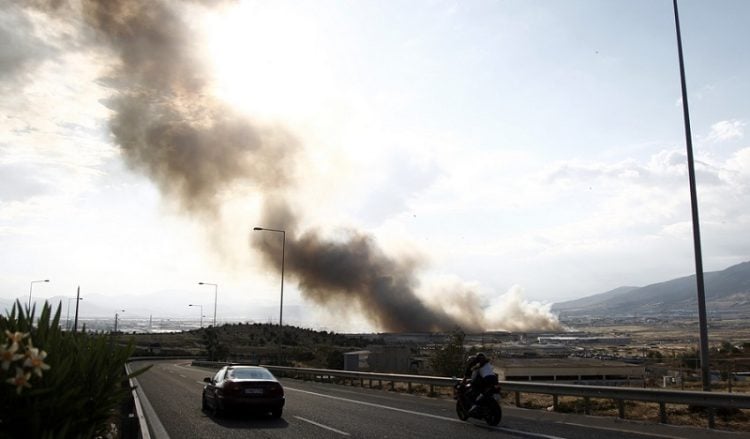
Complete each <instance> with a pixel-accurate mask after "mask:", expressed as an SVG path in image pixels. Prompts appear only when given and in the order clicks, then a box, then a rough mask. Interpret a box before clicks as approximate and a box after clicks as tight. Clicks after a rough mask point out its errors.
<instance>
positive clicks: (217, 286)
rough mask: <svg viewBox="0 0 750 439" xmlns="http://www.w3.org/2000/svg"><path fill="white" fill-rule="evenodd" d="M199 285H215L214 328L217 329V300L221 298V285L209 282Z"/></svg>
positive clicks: (199, 283)
mask: <svg viewBox="0 0 750 439" xmlns="http://www.w3.org/2000/svg"><path fill="white" fill-rule="evenodd" d="M198 285H213V286H214V328H215V327H216V299H217V298H218V297H219V285H217V284H212V283H209V282H198ZM201 315H203V312H201Z"/></svg>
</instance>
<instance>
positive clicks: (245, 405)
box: [202, 365, 285, 418]
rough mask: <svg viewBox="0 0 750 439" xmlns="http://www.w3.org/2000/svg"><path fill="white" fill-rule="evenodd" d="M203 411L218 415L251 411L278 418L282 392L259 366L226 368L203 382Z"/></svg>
mask: <svg viewBox="0 0 750 439" xmlns="http://www.w3.org/2000/svg"><path fill="white" fill-rule="evenodd" d="M203 381H205V382H206V385H205V386H203V401H202V407H203V410H206V411H208V410H212V411H213V412H214V414H217V415H218V414H221V413H223V412H226V411H231V410H253V411H258V412H265V413H269V412H270V413H271V416H273V417H274V418H279V417H281V413H282V410H283V408H284V402H285V399H284V388H283V387H282V386H281V383H279V382H278V380H276V377H274V376H273V374H271V372H269V371H268V369H266V368H264V367H259V366H241V365H229V366H224V367H222V368H221V369H220V370H219V371H218V372H217V373H216V375H214V376H213V377H212V378H209V377H207V378H204V379H203Z"/></svg>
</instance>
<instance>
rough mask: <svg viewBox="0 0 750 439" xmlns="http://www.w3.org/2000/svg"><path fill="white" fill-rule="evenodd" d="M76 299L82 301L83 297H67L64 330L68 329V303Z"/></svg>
mask: <svg viewBox="0 0 750 439" xmlns="http://www.w3.org/2000/svg"><path fill="white" fill-rule="evenodd" d="M76 299H78V300H83V297H68V310H67V311H66V316H65V322H66V323H65V329H70V301H71V300H76Z"/></svg>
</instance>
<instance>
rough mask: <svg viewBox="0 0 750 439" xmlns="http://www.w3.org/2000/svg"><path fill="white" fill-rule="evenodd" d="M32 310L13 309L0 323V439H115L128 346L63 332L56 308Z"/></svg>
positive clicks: (124, 391)
mask: <svg viewBox="0 0 750 439" xmlns="http://www.w3.org/2000/svg"><path fill="white" fill-rule="evenodd" d="M34 311H35V310H34V309H33V308H32V309H23V307H22V306H21V304H20V302H16V304H15V305H14V306H13V309H12V310H11V311H10V313H8V315H7V316H0V354H1V356H2V367H1V368H0V438H3V439H4V438H22V437H29V438H31V437H33V438H45V439H54V438H117V437H120V436H119V430H120V425H121V424H120V407H121V405H122V404H123V403H124V402H125V401H126V400H127V397H128V395H129V391H130V388H129V386H128V384H127V378H128V377H127V376H126V373H125V367H124V364H125V362H126V361H127V359H128V358H129V357H130V355H131V353H132V352H133V346H132V345H130V344H126V345H124V346H122V345H120V344H118V343H115V342H114V340H113V339H112V337H110V336H109V335H105V334H98V333H86V332H76V333H73V332H65V331H62V330H61V327H60V306H59V305H58V307H57V310H56V311H55V312H54V314H53V313H52V308H51V307H50V305H49V304H46V303H45V305H44V306H43V307H42V311H41V313H40V315H39V318H38V319H37V318H35V315H34ZM139 372H141V371H139ZM139 372H136V373H134V375H135V374H137V373H139Z"/></svg>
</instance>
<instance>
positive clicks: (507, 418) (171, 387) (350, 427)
mask: <svg viewBox="0 0 750 439" xmlns="http://www.w3.org/2000/svg"><path fill="white" fill-rule="evenodd" d="M143 364H150V363H148V362H136V363H132V364H131V367H132V368H133V369H136V368H138V367H139V366H141V365H143ZM153 364H154V366H153V367H152V369H151V370H149V371H148V372H146V373H145V374H143V375H141V376H139V377H138V378H137V381H138V384H139V386H140V387H141V388H142V391H143V393H144V394H145V396H146V399H147V401H148V404H149V405H150V406H151V407H153V410H154V412H155V414H156V415H157V416H158V418H159V420H160V421H161V425H162V426H163V434H162V436H165V437H166V436H168V437H171V438H217V437H221V438H245V437H264V438H280V437H300V438H312V439H315V438H396V439H399V438H421V437H424V438H436V437H440V438H442V437H451V438H463V437H466V438H469V437H471V438H489V437H492V438H502V437H525V438H539V439H556V438H567V439H579V438H580V439H585V438H600V437H603V436H606V437H607V438H608V439H619V438H623V439H624V438H642V439H654V438H661V439H669V438H680V437H691V438H703V437H706V438H708V437H717V436H716V435H713V434H710V433H711V432H707V431H705V430H699V429H682V428H676V427H672V428H669V427H668V426H662V425H656V426H645V427H644V426H643V425H641V424H633V425H630V423H622V422H620V423H619V424H618V423H616V422H613V421H612V420H604V421H602V420H601V419H599V418H593V417H584V416H575V415H560V414H555V413H545V412H541V411H532V410H520V409H515V408H511V407H503V409H504V418H503V422H502V423H501V424H500V425H499V426H498V427H489V426H487V425H486V424H484V423H483V422H481V421H478V420H471V421H470V422H463V421H460V420H459V419H458V418H456V415H455V411H454V403H453V401H452V400H445V399H435V398H427V397H421V396H415V395H407V394H401V393H394V392H385V391H379V390H370V389H362V388H358V387H348V386H340V385H331V384H323V383H313V382H303V381H298V380H291V379H282V380H280V381H281V382H282V384H283V385H284V387H285V390H286V399H287V402H286V407H285V409H284V415H283V417H282V419H276V420H274V419H269V418H266V417H263V416H244V415H239V416H228V417H223V418H218V419H217V418H214V417H212V416H210V415H209V414H207V413H204V412H202V411H201V408H200V399H201V398H200V396H201V391H202V388H203V382H202V381H203V378H204V377H207V376H211V375H212V372H211V371H210V370H206V369H202V368H194V367H191V366H190V365H189V362H188V361H185V360H182V361H157V362H153ZM157 427H158V426H157ZM156 432H157V433H159V432H160V430H159V429H158V428H157V431H156ZM155 437H159V435H155ZM728 437H734V436H728ZM737 437H740V436H737Z"/></svg>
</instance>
